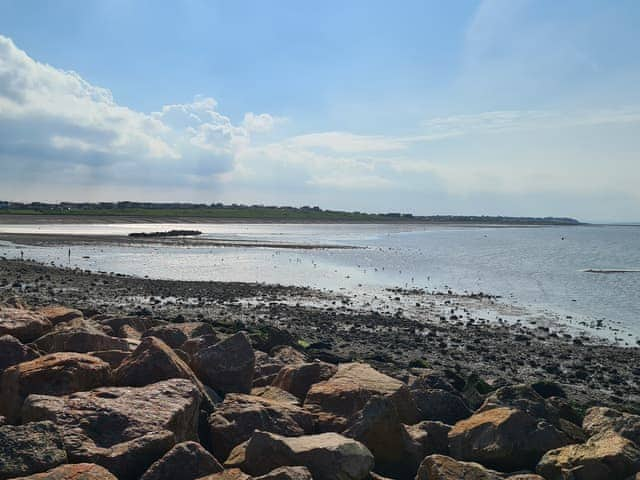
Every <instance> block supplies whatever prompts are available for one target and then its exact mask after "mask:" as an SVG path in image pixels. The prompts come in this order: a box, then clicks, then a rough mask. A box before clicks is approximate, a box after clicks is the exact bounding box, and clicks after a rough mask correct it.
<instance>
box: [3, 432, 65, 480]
mask: <svg viewBox="0 0 640 480" xmlns="http://www.w3.org/2000/svg"><path fill="white" fill-rule="evenodd" d="M62 463H67V454H66V453H65V451H64V446H63V443H62V437H61V435H60V432H59V431H58V429H57V428H56V426H55V425H54V424H53V423H51V422H36V423H29V424H26V425H18V426H13V425H4V426H1V427H0V479H2V480H4V479H7V478H14V477H20V476H25V475H31V474H32V473H39V472H44V471H46V470H49V469H50V468H53V467H56V466H58V465H60V464H62Z"/></svg>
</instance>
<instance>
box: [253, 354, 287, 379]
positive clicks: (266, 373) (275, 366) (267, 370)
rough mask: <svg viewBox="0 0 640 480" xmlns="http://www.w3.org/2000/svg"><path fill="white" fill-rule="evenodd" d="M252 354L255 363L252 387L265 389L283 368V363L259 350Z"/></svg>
mask: <svg viewBox="0 0 640 480" xmlns="http://www.w3.org/2000/svg"><path fill="white" fill-rule="evenodd" d="M254 353H255V357H256V363H255V367H254V373H253V386H254V387H265V386H267V385H271V384H272V383H273V381H274V380H275V378H276V376H277V375H278V372H280V370H281V369H282V367H284V366H285V363H284V362H283V361H282V360H279V359H277V358H273V357H271V356H269V355H268V354H266V353H264V352H262V351H260V350H256V351H255V352H254Z"/></svg>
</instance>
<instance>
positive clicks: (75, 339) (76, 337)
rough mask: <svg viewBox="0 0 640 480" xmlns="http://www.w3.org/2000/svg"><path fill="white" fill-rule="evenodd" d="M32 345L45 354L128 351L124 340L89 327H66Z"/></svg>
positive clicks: (127, 344)
mask: <svg viewBox="0 0 640 480" xmlns="http://www.w3.org/2000/svg"><path fill="white" fill-rule="evenodd" d="M34 344H35V345H36V346H37V347H38V349H39V350H41V351H43V352H47V353H54V352H79V353H88V352H92V351H96V350H130V345H129V342H127V341H126V340H125V339H123V338H117V337H111V336H109V335H105V334H104V333H102V332H100V331H99V330H97V329H94V328H91V327H68V328H62V329H59V330H55V331H53V332H50V333H48V334H46V335H43V336H42V337H40V338H38V339H37V340H36V341H35V342H34Z"/></svg>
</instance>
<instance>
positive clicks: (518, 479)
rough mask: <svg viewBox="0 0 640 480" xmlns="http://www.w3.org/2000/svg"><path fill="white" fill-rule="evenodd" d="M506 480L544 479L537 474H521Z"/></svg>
mask: <svg viewBox="0 0 640 480" xmlns="http://www.w3.org/2000/svg"><path fill="white" fill-rule="evenodd" d="M506 480H544V477H541V476H540V475H536V474H535V473H519V474H517V475H511V476H509V477H507V479H506Z"/></svg>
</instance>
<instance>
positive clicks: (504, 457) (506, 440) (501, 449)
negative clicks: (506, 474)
mask: <svg viewBox="0 0 640 480" xmlns="http://www.w3.org/2000/svg"><path fill="white" fill-rule="evenodd" d="M568 443H569V439H568V438H567V436H566V435H565V434H564V433H563V432H561V431H559V430H557V429H556V428H555V427H554V426H553V425H551V424H550V423H548V422H547V421H546V420H543V419H537V418H534V417H532V416H531V415H529V414H528V413H525V412H523V411H521V410H517V409H515V408H507V407H501V408H494V409H491V410H486V411H481V412H479V413H475V414H474V415H473V416H471V417H470V418H468V419H466V420H461V421H460V422H458V423H456V424H455V425H454V426H453V428H452V429H451V431H450V432H449V452H450V454H451V456H452V457H454V458H457V459H460V460H467V461H474V462H479V463H482V464H483V465H486V466H488V467H490V468H496V469H499V470H504V471H514V470H518V469H526V468H533V467H535V465H536V463H537V462H538V460H539V459H540V457H542V455H543V454H544V453H545V452H546V451H548V450H551V449H553V448H558V447H562V446H564V445H567V444H568Z"/></svg>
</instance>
